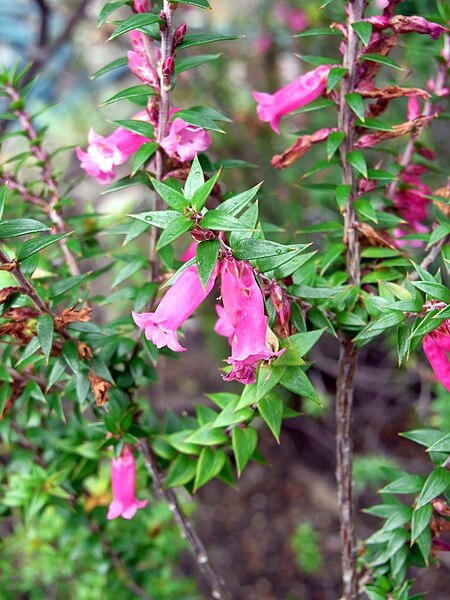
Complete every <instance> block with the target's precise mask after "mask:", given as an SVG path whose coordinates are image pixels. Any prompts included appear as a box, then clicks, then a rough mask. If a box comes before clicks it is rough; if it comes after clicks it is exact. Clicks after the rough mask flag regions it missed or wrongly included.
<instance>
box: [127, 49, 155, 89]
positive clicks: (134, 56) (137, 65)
mask: <svg viewBox="0 0 450 600" xmlns="http://www.w3.org/2000/svg"><path fill="white" fill-rule="evenodd" d="M127 57H128V68H129V69H130V71H131V72H132V73H134V74H135V75H136V76H137V77H139V79H140V80H141V81H143V82H144V83H148V85H151V86H152V87H153V88H155V90H159V77H158V75H157V74H156V72H155V70H154V69H153V67H152V66H151V65H150V64H149V62H148V60H147V59H146V58H145V56H142V54H139V53H137V52H132V51H131V50H130V51H128V52H127Z"/></svg>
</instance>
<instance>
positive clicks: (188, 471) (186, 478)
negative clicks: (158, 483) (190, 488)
mask: <svg viewBox="0 0 450 600" xmlns="http://www.w3.org/2000/svg"><path fill="white" fill-rule="evenodd" d="M196 471H197V461H196V460H193V459H191V458H189V456H188V455H187V454H179V455H178V456H177V457H176V459H175V460H174V461H173V463H172V464H171V465H170V468H169V471H168V473H167V477H166V480H165V482H164V487H166V488H171V487H179V486H182V485H186V484H187V483H189V482H190V481H192V479H194V477H195V473H196Z"/></svg>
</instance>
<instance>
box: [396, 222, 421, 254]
mask: <svg viewBox="0 0 450 600" xmlns="http://www.w3.org/2000/svg"><path fill="white" fill-rule="evenodd" d="M428 231H429V228H428V227H427V226H426V225H422V223H418V222H417V221H415V222H414V223H412V224H411V225H410V226H409V230H408V229H406V228H402V227H396V228H395V229H394V230H393V232H392V234H393V237H394V240H395V245H396V246H397V248H404V247H405V246H410V247H411V248H421V247H422V246H423V244H424V242H423V241H422V240H404V239H402V238H404V237H405V235H410V234H412V233H428Z"/></svg>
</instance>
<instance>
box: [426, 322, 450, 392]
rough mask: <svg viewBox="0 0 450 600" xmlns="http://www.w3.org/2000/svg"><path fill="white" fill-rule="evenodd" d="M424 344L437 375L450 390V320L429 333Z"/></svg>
mask: <svg viewBox="0 0 450 600" xmlns="http://www.w3.org/2000/svg"><path fill="white" fill-rule="evenodd" d="M422 345H423V350H424V352H425V354H426V357H427V358H428V360H429V361H430V365H431V367H432V369H433V371H434V373H435V375H436V377H437V378H438V380H439V381H440V382H441V383H442V385H443V386H444V387H445V389H446V390H448V391H449V392H450V360H449V356H448V353H449V352H450V320H447V321H444V323H442V325H440V326H439V327H438V328H437V329H434V330H433V331H431V332H430V333H427V334H426V335H425V336H424V338H423V340H422Z"/></svg>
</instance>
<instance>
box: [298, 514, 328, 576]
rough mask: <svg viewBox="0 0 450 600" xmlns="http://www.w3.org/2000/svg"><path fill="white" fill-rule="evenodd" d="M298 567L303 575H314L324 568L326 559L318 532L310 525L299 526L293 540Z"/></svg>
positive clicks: (302, 524) (301, 524)
mask: <svg viewBox="0 0 450 600" xmlns="http://www.w3.org/2000/svg"><path fill="white" fill-rule="evenodd" d="M291 545H292V549H293V550H294V552H295V558H296V561H297V566H298V568H299V569H300V571H301V572H302V573H305V574H307V575H314V574H316V573H319V572H320V571H321V569H322V568H323V566H324V557H323V554H322V551H321V548H320V543H319V536H318V534H317V531H316V530H315V529H314V527H313V526H312V525H311V524H310V523H300V524H299V525H297V527H296V529H295V532H294V534H293V535H292V538H291Z"/></svg>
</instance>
